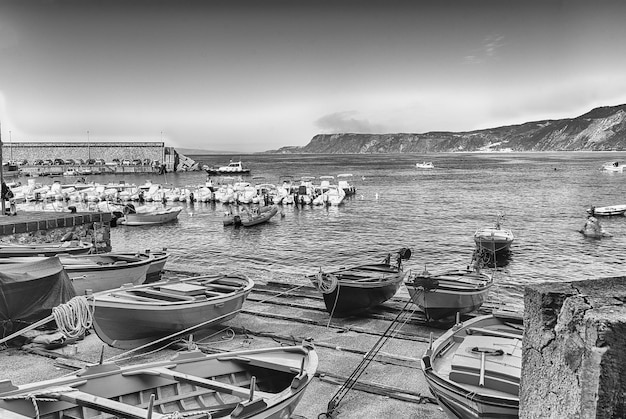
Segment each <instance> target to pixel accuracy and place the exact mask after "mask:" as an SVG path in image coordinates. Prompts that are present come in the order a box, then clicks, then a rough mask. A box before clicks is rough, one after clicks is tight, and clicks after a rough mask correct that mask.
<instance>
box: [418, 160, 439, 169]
mask: <svg viewBox="0 0 626 419" xmlns="http://www.w3.org/2000/svg"><path fill="white" fill-rule="evenodd" d="M415 167H416V168H418V169H434V168H435V165H434V164H433V162H431V161H425V162H423V163H415Z"/></svg>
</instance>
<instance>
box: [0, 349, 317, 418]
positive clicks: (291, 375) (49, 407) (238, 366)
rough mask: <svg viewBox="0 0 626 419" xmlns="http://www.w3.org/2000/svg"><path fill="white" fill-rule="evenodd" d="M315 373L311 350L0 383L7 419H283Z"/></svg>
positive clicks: (187, 359)
mask: <svg viewBox="0 0 626 419" xmlns="http://www.w3.org/2000/svg"><path fill="white" fill-rule="evenodd" d="M317 367H318V357H317V353H316V352H315V350H314V349H313V347H312V345H310V344H308V343H305V344H304V345H302V346H291V347H278V348H267V349H256V350H249V351H239V352H225V353H218V354H212V355H205V354H203V353H202V352H200V351H198V350H195V351H187V352H181V353H179V354H178V355H176V356H175V357H174V358H173V359H171V360H165V361H157V362H150V363H146V364H140V365H133V366H129V367H118V366H116V365H114V364H101V365H95V366H91V367H87V368H85V369H83V370H80V371H79V372H77V373H75V374H73V375H70V376H64V377H61V378H57V379H53V380H48V381H41V382H36V383H32V384H26V385H21V386H19V387H18V386H14V385H13V384H12V383H11V382H10V381H3V382H0V417H2V418H7V419H8V418H11V419H27V418H28V419H32V418H39V419H59V418H73V419H96V418H98V419H102V418H131V419H139V418H142V419H146V418H152V419H171V418H174V417H176V418H182V417H185V418H190V419H200V418H204V419H206V418H218V417H219V418H226V419H229V418H230V419H242V418H246V419H266V418H277V419H278V418H288V417H291V416H292V413H293V412H294V410H295V408H296V405H297V404H298V402H299V401H300V399H301V398H302V396H303V395H304V391H305V390H306V388H307V386H308V385H309V383H310V382H311V380H312V379H313V377H314V375H315V372H316V370H317Z"/></svg>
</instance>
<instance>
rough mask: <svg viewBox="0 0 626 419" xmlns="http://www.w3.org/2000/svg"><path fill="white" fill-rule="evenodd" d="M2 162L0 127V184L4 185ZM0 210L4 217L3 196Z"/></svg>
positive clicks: (0, 134) (0, 200) (0, 193)
mask: <svg viewBox="0 0 626 419" xmlns="http://www.w3.org/2000/svg"><path fill="white" fill-rule="evenodd" d="M2 163H3V160H2V128H1V126H0V183H2V184H4V173H3V172H4V165H3V164H2ZM0 195H2V192H1V191H0ZM0 209H1V210H2V213H1V214H0V216H4V215H6V213H5V206H4V196H0Z"/></svg>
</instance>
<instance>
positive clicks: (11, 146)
mask: <svg viewBox="0 0 626 419" xmlns="http://www.w3.org/2000/svg"><path fill="white" fill-rule="evenodd" d="M9 153H10V155H11V160H13V141H12V140H11V130H9Z"/></svg>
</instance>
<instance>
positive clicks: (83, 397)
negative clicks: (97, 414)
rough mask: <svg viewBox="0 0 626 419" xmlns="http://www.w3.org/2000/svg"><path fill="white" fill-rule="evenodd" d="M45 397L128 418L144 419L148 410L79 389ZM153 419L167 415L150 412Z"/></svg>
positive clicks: (52, 393) (48, 394) (160, 418)
mask: <svg viewBox="0 0 626 419" xmlns="http://www.w3.org/2000/svg"><path fill="white" fill-rule="evenodd" d="M45 397H49V398H54V399H57V400H60V401H64V402H68V403H72V404H75V405H77V406H85V407H89V408H91V409H94V410H98V411H102V412H104V413H110V414H113V415H118V416H121V417H123V418H128V419H145V418H147V417H148V413H149V412H148V411H147V410H146V409H142V408H140V407H137V406H133V405H129V404H126V403H121V402H118V401H115V400H111V399H107V398H105V397H100V396H96V395H93V394H89V393H83V392H82V391H79V390H70V391H61V392H55V391H52V392H50V393H47V394H45ZM152 418H153V419H166V418H167V416H165V415H161V414H159V413H156V412H152Z"/></svg>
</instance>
